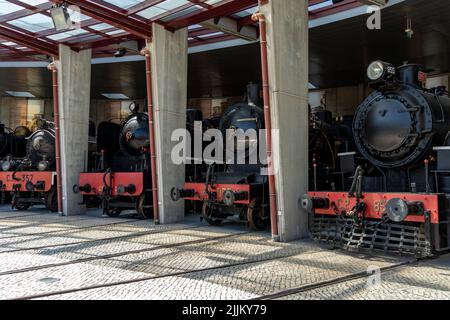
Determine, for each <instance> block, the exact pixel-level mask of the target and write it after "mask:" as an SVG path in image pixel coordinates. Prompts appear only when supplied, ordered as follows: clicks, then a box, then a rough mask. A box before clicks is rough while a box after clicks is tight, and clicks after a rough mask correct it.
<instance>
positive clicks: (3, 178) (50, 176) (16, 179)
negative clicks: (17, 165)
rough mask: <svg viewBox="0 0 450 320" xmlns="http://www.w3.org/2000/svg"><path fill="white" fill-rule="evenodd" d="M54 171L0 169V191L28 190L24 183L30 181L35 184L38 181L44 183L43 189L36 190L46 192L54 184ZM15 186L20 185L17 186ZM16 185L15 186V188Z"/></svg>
mask: <svg viewBox="0 0 450 320" xmlns="http://www.w3.org/2000/svg"><path fill="white" fill-rule="evenodd" d="M55 175H56V172H53V171H17V172H15V173H14V172H13V171H2V172H0V183H1V185H0V191H7V192H9V191H15V190H16V189H17V190H18V191H28V190H27V189H26V183H27V182H32V183H33V184H34V185H36V184H37V183H38V182H41V183H42V182H43V183H44V189H43V190H36V191H40V192H48V191H50V189H51V187H52V186H53V184H54V176H55ZM17 186H20V187H18V188H17ZM15 187H16V188H15Z"/></svg>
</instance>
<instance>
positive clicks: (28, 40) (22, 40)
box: [0, 25, 58, 57]
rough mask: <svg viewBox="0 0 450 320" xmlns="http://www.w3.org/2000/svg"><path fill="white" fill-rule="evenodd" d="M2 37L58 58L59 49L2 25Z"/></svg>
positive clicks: (0, 28) (0, 29) (0, 31)
mask: <svg viewBox="0 0 450 320" xmlns="http://www.w3.org/2000/svg"><path fill="white" fill-rule="evenodd" d="M0 36H1V37H2V38H5V39H7V40H9V41H12V42H15V43H19V44H21V45H23V46H24V47H27V48H29V49H33V50H36V51H38V52H41V53H43V54H47V55H50V56H54V57H57V56H58V48H57V47H56V46H54V45H52V44H50V43H48V42H45V41H42V40H40V39H36V38H33V37H30V36H28V35H26V34H23V33H19V32H17V31H14V30H11V29H9V28H6V27H4V26H1V25H0Z"/></svg>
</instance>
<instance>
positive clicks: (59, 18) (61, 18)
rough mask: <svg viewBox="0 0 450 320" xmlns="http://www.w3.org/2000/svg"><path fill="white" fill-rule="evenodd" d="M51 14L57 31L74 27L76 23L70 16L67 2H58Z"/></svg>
mask: <svg viewBox="0 0 450 320" xmlns="http://www.w3.org/2000/svg"><path fill="white" fill-rule="evenodd" d="M50 15H51V16H52V20H53V25H54V26H55V29H56V31H63V30H70V29H73V25H74V23H73V21H72V19H71V18H70V14H69V11H68V9H67V5H66V4H64V3H61V4H57V5H56V6H55V7H53V8H51V9H50Z"/></svg>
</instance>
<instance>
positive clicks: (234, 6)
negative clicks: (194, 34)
mask: <svg viewBox="0 0 450 320" xmlns="http://www.w3.org/2000/svg"><path fill="white" fill-rule="evenodd" d="M257 4H258V0H239V1H228V2H226V3H225V4H222V5H218V6H215V7H213V8H211V9H209V10H205V11H202V12H200V13H192V14H190V15H186V16H184V17H181V18H179V19H175V20H172V21H169V22H168V23H166V24H165V26H166V28H168V29H170V30H178V29H181V28H185V27H187V26H190V25H193V24H197V23H200V22H202V21H206V20H209V19H211V18H215V17H223V16H228V15H231V14H233V13H235V12H238V11H241V10H246V9H248V8H252V7H254V6H256V5H257Z"/></svg>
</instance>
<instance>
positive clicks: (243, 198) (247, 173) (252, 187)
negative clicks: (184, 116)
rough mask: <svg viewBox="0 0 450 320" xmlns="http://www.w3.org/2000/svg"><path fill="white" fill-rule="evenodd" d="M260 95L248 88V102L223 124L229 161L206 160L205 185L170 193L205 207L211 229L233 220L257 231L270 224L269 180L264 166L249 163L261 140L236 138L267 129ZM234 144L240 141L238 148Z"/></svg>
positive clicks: (233, 109) (231, 112)
mask: <svg viewBox="0 0 450 320" xmlns="http://www.w3.org/2000/svg"><path fill="white" fill-rule="evenodd" d="M260 92H261V87H260V86H259V85H255V84H250V85H249V86H248V87H247V98H248V102H247V103H238V104H236V105H233V106H231V107H229V108H228V109H227V110H226V111H225V113H224V115H223V116H222V118H221V120H220V124H219V130H220V132H221V133H222V137H223V145H224V146H226V147H227V148H228V154H229V155H230V157H229V158H226V160H225V161H215V160H213V159H205V161H206V162H207V163H208V167H207V170H206V175H205V177H204V179H203V180H202V181H200V182H198V181H197V182H187V183H185V185H184V187H183V188H182V189H179V188H176V187H174V188H173V189H172V190H171V197H172V200H173V201H178V200H180V199H184V200H188V201H197V202H201V203H203V206H202V219H205V220H206V221H207V222H208V223H209V224H211V225H220V224H222V223H223V221H224V220H226V219H230V218H232V217H238V219H239V221H242V222H247V223H249V225H250V226H251V227H252V228H253V229H257V230H260V229H265V228H266V227H267V226H268V225H269V224H270V216H269V208H268V207H269V205H268V203H269V199H268V196H269V195H268V184H267V183H268V181H267V176H265V175H262V174H261V170H262V169H263V168H264V165H263V164H262V163H261V162H260V161H259V160H257V161H255V162H253V161H249V159H251V158H252V156H254V155H255V153H257V152H258V150H259V149H258V145H259V144H260V143H258V142H259V141H258V140H259V139H258V137H253V138H252V137H242V136H241V138H239V136H238V135H235V134H234V133H238V132H241V133H242V132H248V130H249V129H253V130H254V132H256V133H259V130H260V129H264V114H263V110H262V108H261V103H260V100H261V99H260ZM230 133H231V134H230ZM231 140H233V141H235V142H236V140H238V141H237V143H236V144H235V143H231ZM239 145H241V146H242V148H239ZM230 146H231V147H230ZM239 151H240V152H239ZM225 153H227V152H226V151H225V150H224V154H225ZM238 158H239V159H238ZM244 158H245V159H244ZM239 160H240V161H239ZM239 163H242V164H239Z"/></svg>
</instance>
